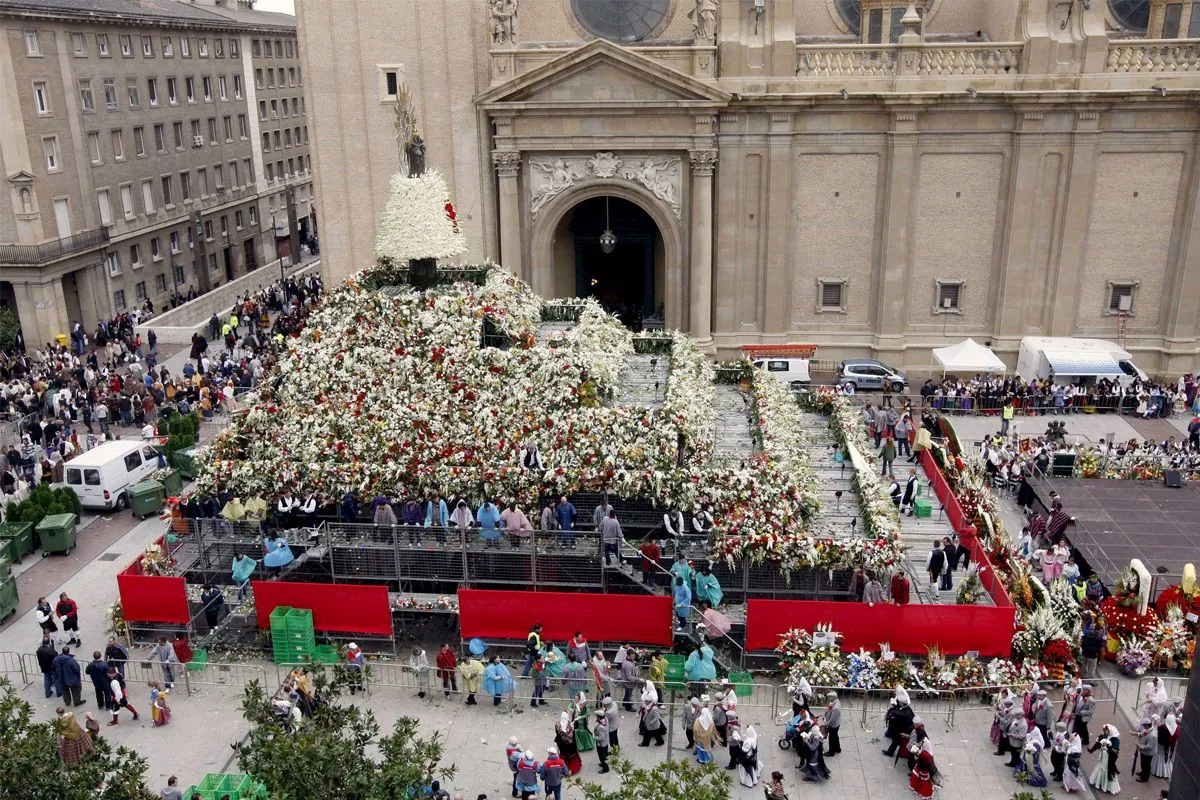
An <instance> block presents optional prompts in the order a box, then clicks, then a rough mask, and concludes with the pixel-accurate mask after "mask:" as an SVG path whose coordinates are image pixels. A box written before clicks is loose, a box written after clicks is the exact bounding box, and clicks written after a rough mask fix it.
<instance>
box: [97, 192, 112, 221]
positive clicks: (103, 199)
mask: <svg viewBox="0 0 1200 800" xmlns="http://www.w3.org/2000/svg"><path fill="white" fill-rule="evenodd" d="M96 205H97V207H99V209H100V224H101V225H112V204H111V203H110V202H109V199H108V189H98V190H97V191H96Z"/></svg>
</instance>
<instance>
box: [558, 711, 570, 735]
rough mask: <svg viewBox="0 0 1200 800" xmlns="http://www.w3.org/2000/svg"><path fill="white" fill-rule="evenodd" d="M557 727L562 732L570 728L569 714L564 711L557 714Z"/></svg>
mask: <svg viewBox="0 0 1200 800" xmlns="http://www.w3.org/2000/svg"><path fill="white" fill-rule="evenodd" d="M558 729H559V730H560V731H562V732H563V733H567V732H568V731H570V730H571V716H570V715H569V714H568V713H567V712H565V711H564V712H562V713H561V714H559V715H558Z"/></svg>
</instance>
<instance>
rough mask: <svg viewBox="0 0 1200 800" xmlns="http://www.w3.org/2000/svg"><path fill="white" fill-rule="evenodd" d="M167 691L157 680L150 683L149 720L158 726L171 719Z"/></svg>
mask: <svg viewBox="0 0 1200 800" xmlns="http://www.w3.org/2000/svg"><path fill="white" fill-rule="evenodd" d="M166 695H167V692H166V690H165V689H163V688H162V687H161V686H159V685H158V683H157V682H155V683H152V684H150V721H151V723H152V724H153V725H154V727H156V728H159V727H162V726H163V725H166V724H167V723H168V722H170V721H171V708H170V707H169V706H168V705H167V696H166Z"/></svg>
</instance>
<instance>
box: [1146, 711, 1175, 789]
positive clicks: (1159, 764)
mask: <svg viewBox="0 0 1200 800" xmlns="http://www.w3.org/2000/svg"><path fill="white" fill-rule="evenodd" d="M1155 722H1156V723H1157V719H1156V720H1155ZM1178 743H1179V720H1178V719H1177V718H1176V717H1175V714H1174V713H1172V712H1170V711H1168V712H1167V718H1166V719H1164V720H1163V721H1162V724H1160V725H1158V749H1157V750H1156V751H1154V758H1153V759H1152V760H1151V761H1150V771H1151V772H1152V773H1154V775H1155V776H1156V777H1159V778H1163V779H1165V780H1167V781H1169V780H1171V771H1172V768H1173V767H1174V761H1175V745H1176V744H1178Z"/></svg>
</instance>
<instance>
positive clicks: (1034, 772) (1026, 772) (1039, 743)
mask: <svg viewBox="0 0 1200 800" xmlns="http://www.w3.org/2000/svg"><path fill="white" fill-rule="evenodd" d="M1045 747H1046V740H1045V739H1044V738H1042V731H1041V729H1039V728H1037V727H1036V726H1035V727H1033V728H1030V729H1029V734H1028V735H1027V736H1026V737H1025V746H1024V747H1023V748H1022V749H1021V761H1020V763H1019V764H1018V765H1017V766H1016V768H1014V769H1013V777H1014V778H1016V779H1017V782H1018V783H1023V784H1025V785H1026V786H1032V787H1035V788H1040V787H1043V786H1049V785H1050V782H1049V781H1048V780H1046V773H1045V772H1043V771H1042V750H1044V749H1045Z"/></svg>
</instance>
